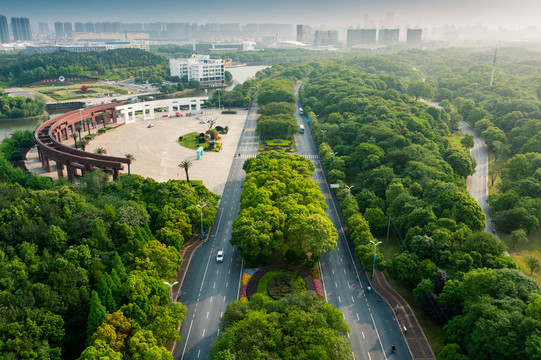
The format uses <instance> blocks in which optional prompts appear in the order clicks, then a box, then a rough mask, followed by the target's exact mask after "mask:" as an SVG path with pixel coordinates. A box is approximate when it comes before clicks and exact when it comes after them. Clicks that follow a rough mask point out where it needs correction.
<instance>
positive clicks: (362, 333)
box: [361, 331, 365, 339]
mask: <svg viewBox="0 0 541 360" xmlns="http://www.w3.org/2000/svg"><path fill="white" fill-rule="evenodd" d="M361 335H362V336H363V339H365V337H364V331H361Z"/></svg>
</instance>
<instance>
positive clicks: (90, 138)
mask: <svg viewBox="0 0 541 360" xmlns="http://www.w3.org/2000/svg"><path fill="white" fill-rule="evenodd" d="M95 137H96V134H87V135H85V140H92V139H94V138H95Z"/></svg>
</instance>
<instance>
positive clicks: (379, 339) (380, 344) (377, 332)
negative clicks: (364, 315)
mask: <svg viewBox="0 0 541 360" xmlns="http://www.w3.org/2000/svg"><path fill="white" fill-rule="evenodd" d="M370 317H371V318H372V323H373V324H374V329H375V330H376V335H377V336H378V341H379V346H381V350H382V351H383V344H382V343H381V338H380V337H379V331H378V328H377V327H376V322H375V321H374V317H373V316H372V313H370ZM383 356H384V357H385V360H387V355H385V352H384V351H383Z"/></svg>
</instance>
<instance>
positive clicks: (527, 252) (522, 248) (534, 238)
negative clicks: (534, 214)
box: [498, 228, 541, 284]
mask: <svg viewBox="0 0 541 360" xmlns="http://www.w3.org/2000/svg"><path fill="white" fill-rule="evenodd" d="M498 236H499V237H500V239H502V241H503V242H504V243H505V244H506V245H507V247H508V251H509V255H511V257H512V258H513V259H514V260H515V261H516V262H517V264H518V266H519V267H520V269H521V270H522V272H523V273H524V274H526V275H528V276H529V275H530V268H529V267H528V266H527V265H526V263H525V262H524V260H525V259H526V258H527V257H528V256H534V257H537V258H538V259H541V228H537V229H535V230H534V231H532V232H531V233H530V234H529V235H528V239H529V241H528V242H527V243H518V244H517V245H516V247H515V248H514V249H513V248H512V247H511V243H510V242H509V234H505V233H503V232H501V233H498ZM531 278H532V279H535V280H536V281H537V282H538V283H539V284H541V274H537V273H533V275H532V276H531Z"/></svg>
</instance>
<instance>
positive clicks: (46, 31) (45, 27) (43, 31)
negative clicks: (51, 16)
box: [38, 22, 49, 36]
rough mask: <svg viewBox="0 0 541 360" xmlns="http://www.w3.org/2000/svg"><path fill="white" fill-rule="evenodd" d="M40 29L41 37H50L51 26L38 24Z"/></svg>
mask: <svg viewBox="0 0 541 360" xmlns="http://www.w3.org/2000/svg"><path fill="white" fill-rule="evenodd" d="M38 29H39V33H40V34H41V35H45V36H47V35H49V24H48V23H43V22H40V23H39V24H38Z"/></svg>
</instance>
